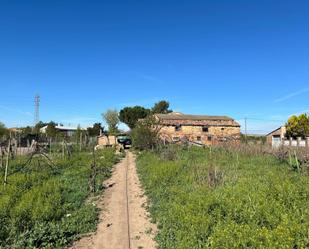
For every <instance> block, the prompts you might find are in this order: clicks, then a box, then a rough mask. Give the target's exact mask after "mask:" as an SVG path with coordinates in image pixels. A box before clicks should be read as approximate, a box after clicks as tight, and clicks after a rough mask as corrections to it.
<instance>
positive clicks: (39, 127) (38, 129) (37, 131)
mask: <svg viewBox="0 0 309 249" xmlns="http://www.w3.org/2000/svg"><path fill="white" fill-rule="evenodd" d="M46 125H48V123H44V122H42V121H40V122H38V123H37V124H36V125H35V126H34V128H33V132H34V133H35V134H39V133H40V129H41V128H42V127H44V126H46Z"/></svg>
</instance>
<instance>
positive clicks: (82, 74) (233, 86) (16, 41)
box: [0, 0, 309, 133]
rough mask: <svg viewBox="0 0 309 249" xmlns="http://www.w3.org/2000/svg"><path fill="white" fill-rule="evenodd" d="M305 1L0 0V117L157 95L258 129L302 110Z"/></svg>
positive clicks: (82, 117)
mask: <svg viewBox="0 0 309 249" xmlns="http://www.w3.org/2000/svg"><path fill="white" fill-rule="evenodd" d="M308 13H309V2H308V1H305V0H304V1H261V0H259V1H247V0H246V1H229V0H228V1H206V0H204V1H194V0H192V1H189V0H188V1H181V0H177V1H176V0H175V1H168V0H165V1H159V0H157V1H146V0H145V1H143V0H128V1H117V0H115V1H77V0H74V1H73V0H66V1H64V0H61V1H55V0H53V1H47V0H46V1H24V0H21V1H13V0H2V1H0V25H1V31H0V32H1V33H0V34H1V37H0V84H1V97H0V121H2V122H4V123H5V124H6V125H7V126H22V125H26V124H32V123H33V112H34V107H33V105H34V104H33V102H34V95H35V94H36V93H39V94H40V96H41V106H40V119H41V120H43V121H49V120H54V121H58V122H63V123H65V124H68V123H71V124H81V125H87V124H92V123H94V122H96V121H101V113H102V112H103V111H104V110H106V109H107V108H117V109H118V110H119V109H121V108H122V107H123V106H127V105H144V106H147V107H149V106H151V105H152V104H153V103H154V102H155V101H158V100H160V99H166V100H168V101H170V103H171V108H172V109H174V110H177V111H181V112H184V113H192V114H215V115H229V116H231V117H234V118H235V119H236V120H239V121H240V123H241V124H243V118H244V117H248V129H249V131H250V132H253V133H257V132H267V131H269V130H271V129H272V128H276V126H278V125H280V124H281V123H283V121H284V120H285V119H286V118H287V117H288V116H289V115H291V114H294V113H300V112H304V111H306V112H308V110H309V14H308Z"/></svg>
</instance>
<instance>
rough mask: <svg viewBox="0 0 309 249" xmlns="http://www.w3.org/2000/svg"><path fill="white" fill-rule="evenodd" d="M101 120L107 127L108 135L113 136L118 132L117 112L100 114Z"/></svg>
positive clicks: (110, 111) (109, 111)
mask: <svg viewBox="0 0 309 249" xmlns="http://www.w3.org/2000/svg"><path fill="white" fill-rule="evenodd" d="M102 117H103V120H104V121H105V122H106V124H107V126H108V132H109V133H110V134H115V133H117V132H118V124H119V116H118V112H117V110H112V109H110V110H107V111H106V112H104V113H102Z"/></svg>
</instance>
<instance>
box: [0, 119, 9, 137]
mask: <svg viewBox="0 0 309 249" xmlns="http://www.w3.org/2000/svg"><path fill="white" fill-rule="evenodd" d="M6 134H8V129H7V128H6V127H5V125H4V124H3V123H1V122H0V137H2V136H4V135H6Z"/></svg>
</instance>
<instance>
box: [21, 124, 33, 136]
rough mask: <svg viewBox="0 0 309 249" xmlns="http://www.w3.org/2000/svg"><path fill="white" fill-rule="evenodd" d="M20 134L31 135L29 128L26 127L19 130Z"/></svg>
mask: <svg viewBox="0 0 309 249" xmlns="http://www.w3.org/2000/svg"><path fill="white" fill-rule="evenodd" d="M21 134H23V135H29V134H32V128H31V127H30V126H26V127H23V128H21Z"/></svg>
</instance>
